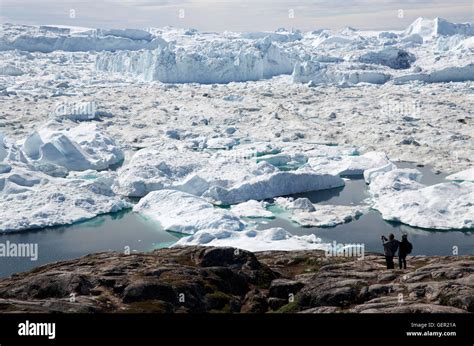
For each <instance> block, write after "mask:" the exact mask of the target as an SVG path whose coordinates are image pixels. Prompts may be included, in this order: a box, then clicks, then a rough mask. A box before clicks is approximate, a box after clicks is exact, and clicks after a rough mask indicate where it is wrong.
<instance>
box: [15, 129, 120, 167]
mask: <svg viewBox="0 0 474 346" xmlns="http://www.w3.org/2000/svg"><path fill="white" fill-rule="evenodd" d="M49 125H51V127H50V126H45V127H43V128H41V129H39V130H38V131H34V132H33V133H31V134H30V135H29V136H28V137H27V138H26V139H25V141H24V143H23V145H22V146H21V147H22V149H23V152H24V154H25V155H26V157H27V159H28V160H27V161H28V162H29V163H31V164H32V165H33V166H35V165H47V164H52V165H57V166H61V167H64V168H66V169H67V170H69V171H83V170H87V169H94V170H104V169H107V168H108V167H110V166H111V165H114V164H117V163H119V162H120V161H122V160H123V159H124V154H123V151H122V150H121V149H120V148H119V147H118V146H117V144H116V143H115V141H114V140H113V139H112V138H110V137H109V136H108V135H106V134H104V133H103V132H102V131H101V130H100V129H99V127H98V126H97V124H93V123H89V124H88V123H82V124H79V125H78V126H76V127H72V128H69V129H65V130H64V129H57V130H56V129H54V128H53V126H52V125H54V124H49Z"/></svg>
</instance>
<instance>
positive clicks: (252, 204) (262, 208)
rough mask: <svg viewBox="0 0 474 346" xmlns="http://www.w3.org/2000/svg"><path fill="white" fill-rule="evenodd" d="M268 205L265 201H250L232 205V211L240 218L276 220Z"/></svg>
mask: <svg viewBox="0 0 474 346" xmlns="http://www.w3.org/2000/svg"><path fill="white" fill-rule="evenodd" d="M267 205H268V203H267V202H264V201H260V202H259V201H255V200H250V201H247V202H243V203H239V204H235V205H232V206H231V207H230V211H231V212H232V213H234V214H235V215H237V216H238V217H247V218H274V217H275V216H274V215H273V213H272V212H271V211H268V210H267V209H266V206H267Z"/></svg>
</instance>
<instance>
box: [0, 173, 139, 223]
mask: <svg viewBox="0 0 474 346" xmlns="http://www.w3.org/2000/svg"><path fill="white" fill-rule="evenodd" d="M11 168H12V169H11V170H10V171H7V172H4V173H0V196H1V198H0V210H1V212H0V232H13V231H21V230H28V229H36V228H44V227H50V226H57V225H67V224H72V223H75V222H80V221H84V220H87V219H91V218H93V217H95V216H97V215H100V214H105V213H111V212H117V211H120V210H122V209H124V208H130V207H131V205H130V204H129V203H128V202H126V201H124V200H122V199H121V198H119V197H116V196H115V195H114V193H113V192H112V190H111V185H112V184H113V182H114V181H115V176H114V174H113V173H111V172H102V173H98V176H97V178H96V179H89V178H88V179H79V178H71V179H68V178H54V177H51V176H49V175H46V174H44V173H42V172H38V171H31V170H29V169H28V168H27V167H25V166H22V165H17V164H14V165H12V167H11Z"/></svg>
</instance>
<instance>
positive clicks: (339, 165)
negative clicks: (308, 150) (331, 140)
mask: <svg viewBox="0 0 474 346" xmlns="http://www.w3.org/2000/svg"><path fill="white" fill-rule="evenodd" d="M308 163H309V165H310V166H311V167H312V168H313V169H314V170H315V171H317V172H319V173H326V174H332V175H339V176H357V175H362V174H364V172H365V171H366V170H369V169H373V168H378V167H381V166H385V165H387V164H389V163H390V161H389V160H388V157H387V155H386V154H385V153H383V152H377V151H371V152H368V153H365V154H363V155H360V156H356V155H353V156H333V157H314V158H310V159H309V160H308Z"/></svg>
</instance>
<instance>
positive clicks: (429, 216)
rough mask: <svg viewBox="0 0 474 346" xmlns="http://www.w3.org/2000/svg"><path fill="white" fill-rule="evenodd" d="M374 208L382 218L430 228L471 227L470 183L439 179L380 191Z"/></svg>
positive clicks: (473, 190) (473, 186) (473, 195)
mask: <svg viewBox="0 0 474 346" xmlns="http://www.w3.org/2000/svg"><path fill="white" fill-rule="evenodd" d="M374 208H375V209H377V210H378V211H379V212H380V213H381V214H382V217H383V218H384V219H385V220H389V221H399V222H403V223H405V224H408V225H410V226H415V227H422V228H432V229H470V228H474V183H472V182H463V183H454V182H449V183H440V184H436V185H433V186H428V187H423V188H420V189H417V190H411V191H403V192H400V193H395V194H388V195H381V196H380V197H378V198H377V199H376V202H375V204H374Z"/></svg>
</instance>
